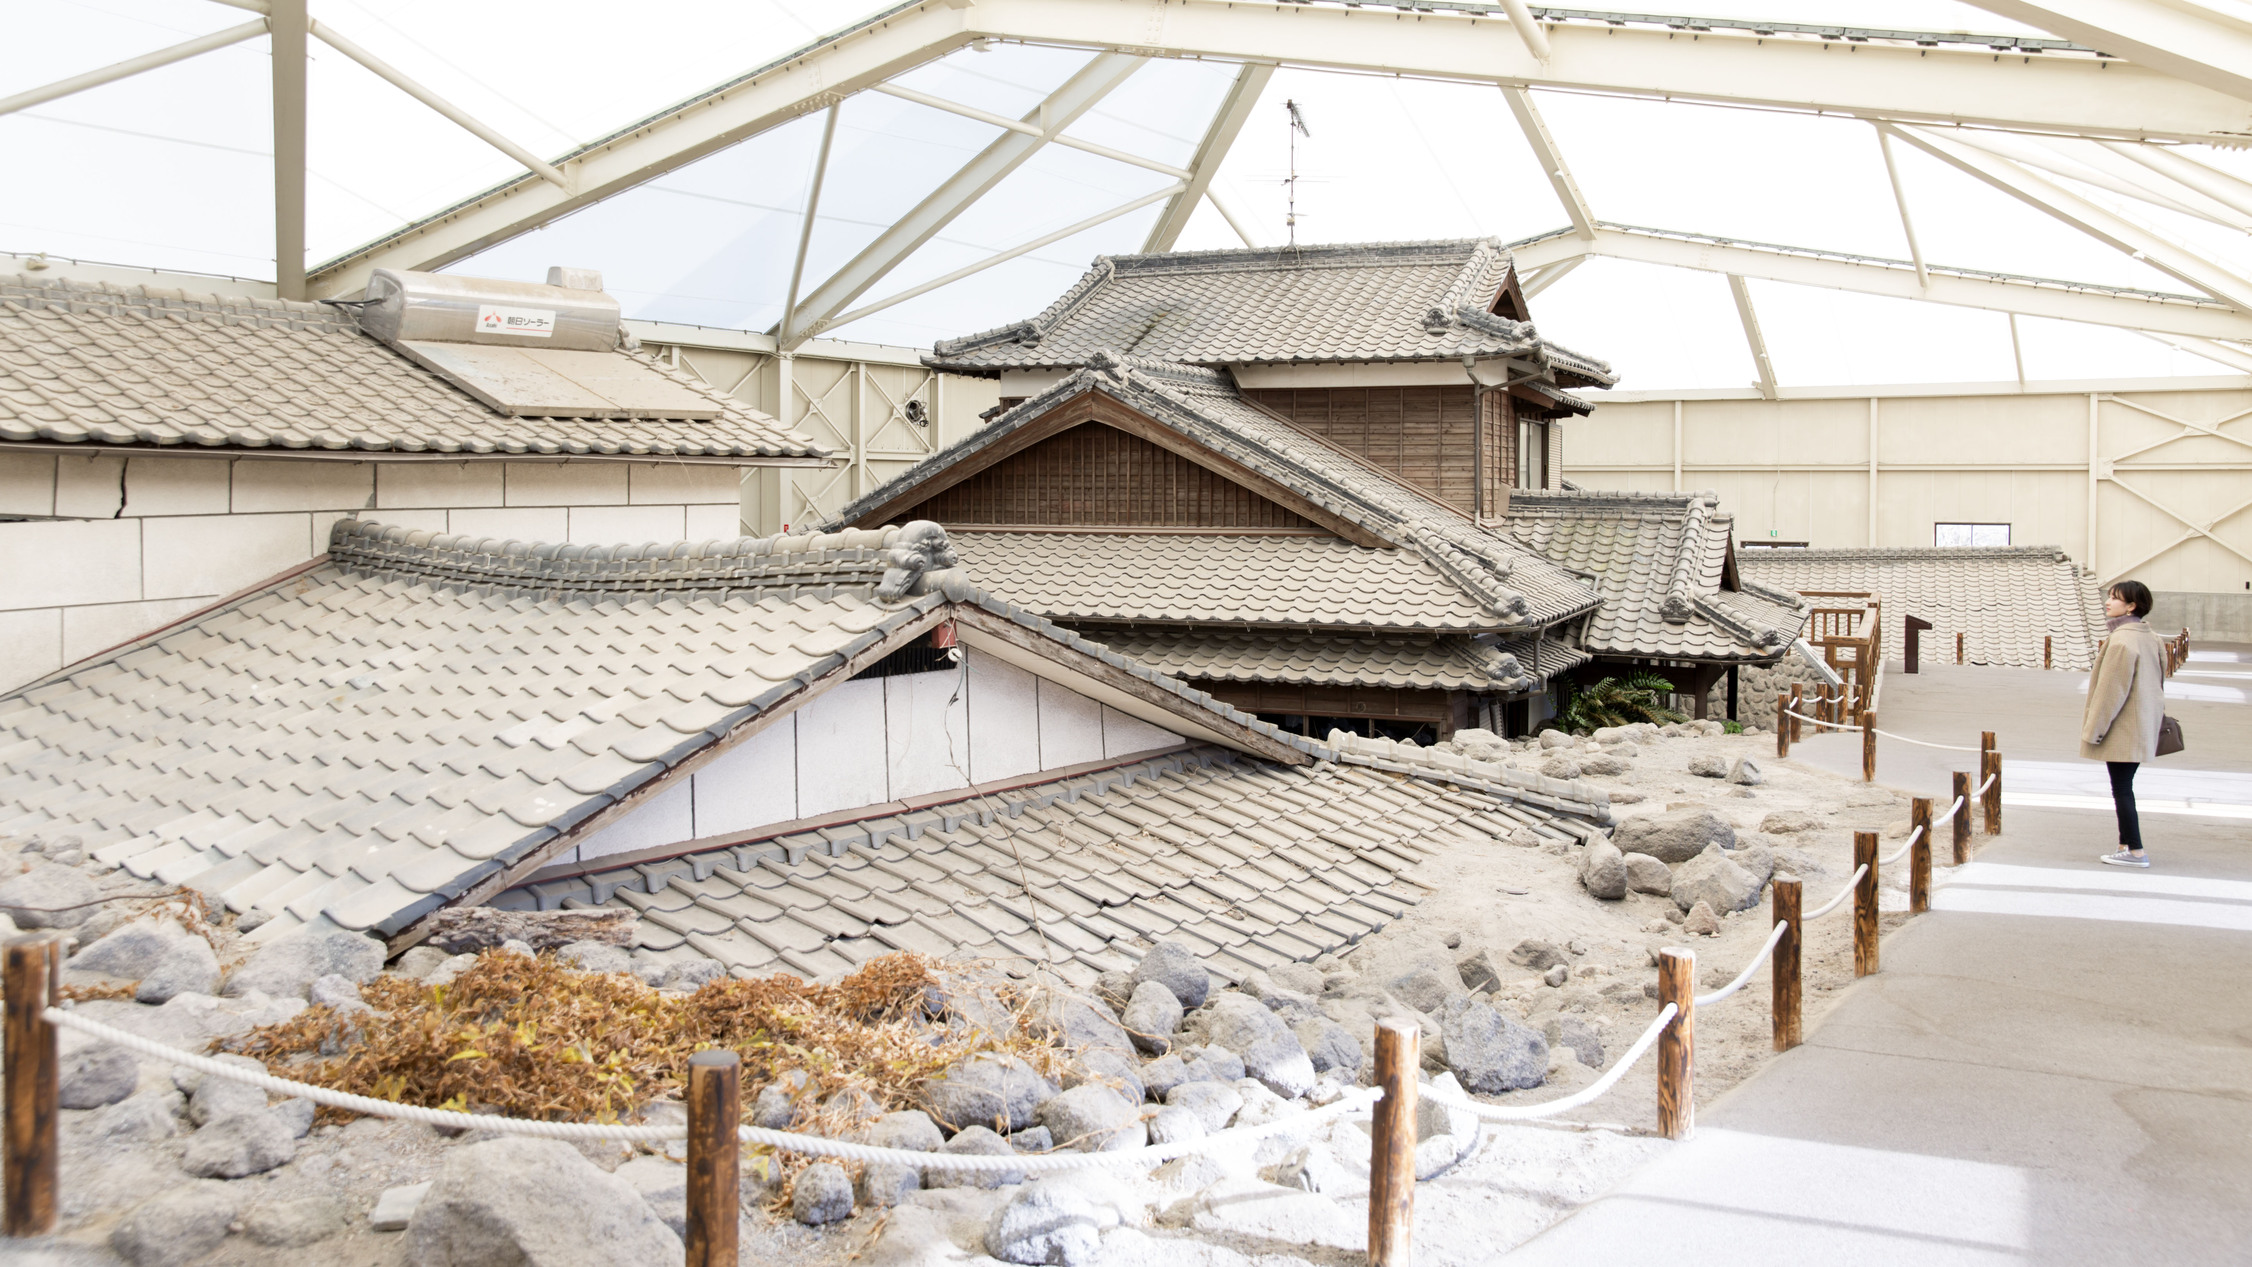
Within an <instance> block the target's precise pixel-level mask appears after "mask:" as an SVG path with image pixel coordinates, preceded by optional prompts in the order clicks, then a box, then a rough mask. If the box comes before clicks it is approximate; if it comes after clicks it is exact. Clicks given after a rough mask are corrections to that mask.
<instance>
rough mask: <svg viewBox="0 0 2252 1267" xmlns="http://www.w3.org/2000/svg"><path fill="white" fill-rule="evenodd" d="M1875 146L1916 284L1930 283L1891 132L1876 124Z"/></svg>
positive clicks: (1882, 125)
mask: <svg viewBox="0 0 2252 1267" xmlns="http://www.w3.org/2000/svg"><path fill="white" fill-rule="evenodd" d="M1877 148H1878V149H1879V150H1880V151H1882V152H1883V153H1884V173H1885V175H1886V176H1889V177H1891V178H1892V201H1893V203H1894V205H1896V206H1898V207H1899V208H1900V231H1901V233H1903V234H1905V235H1906V236H1907V238H1908V258H1909V259H1910V260H1911V261H1913V262H1914V264H1915V266H1916V284H1917V285H1918V286H1927V287H1928V286H1930V285H1931V270H1929V269H1927V268H1925V267H1924V248H1923V246H1922V244H1921V243H1919V242H1917V241H1916V221H1915V218H1914V217H1912V216H1910V215H1909V214H1908V191H1907V189H1906V188H1904V187H1903V186H1902V185H1901V183H1900V163H1899V161H1898V160H1896V159H1895V158H1893V156H1892V132H1891V130H1890V129H1889V128H1887V127H1886V126H1885V125H1884V124H1882V123H1879V124H1878V125H1877Z"/></svg>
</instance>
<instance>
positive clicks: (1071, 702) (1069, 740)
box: [1040, 681, 1103, 770]
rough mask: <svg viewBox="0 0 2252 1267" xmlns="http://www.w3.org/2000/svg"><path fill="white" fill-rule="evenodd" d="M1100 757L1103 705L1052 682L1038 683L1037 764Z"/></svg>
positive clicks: (1064, 763) (1048, 766)
mask: <svg viewBox="0 0 2252 1267" xmlns="http://www.w3.org/2000/svg"><path fill="white" fill-rule="evenodd" d="M1102 757H1103V706H1102V705H1100V704H1098V703H1096V702H1095V701H1093V700H1091V699H1088V698H1087V697H1086V696H1084V695H1081V694H1080V693H1078V692H1077V691H1071V690H1066V689H1064V688H1063V687H1060V686H1057V685H1056V684H1055V683H1053V682H1049V681H1042V682H1041V683H1040V768H1041V769H1044V770H1053V769H1055V768H1057V767H1058V766H1067V765H1078V764H1079V763H1080V762H1082V761H1100V760H1102Z"/></svg>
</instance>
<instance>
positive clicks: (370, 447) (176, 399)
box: [0, 276, 827, 459]
mask: <svg viewBox="0 0 2252 1267" xmlns="http://www.w3.org/2000/svg"><path fill="white" fill-rule="evenodd" d="M614 355H616V356H618V357H621V358H630V359H632V360H634V361H636V362H637V363H638V364H640V365H642V366H644V367H646V368H647V370H648V371H649V372H651V373H654V374H656V375H658V376H660V377H661V378H663V379H665V380H666V381H668V382H670V383H673V384H676V385H677V386H679V387H682V388H685V389H687V390H688V391H690V392H692V393H694V394H695V396H696V397H697V398H699V399H703V400H708V401H709V402H711V404H712V406H713V407H715V408H718V409H719V410H720V411H721V412H720V416H719V417H717V418H712V419H707V420H702V421H694V420H666V419H574V418H530V417H507V416H504V415H501V414H499V413H496V412H494V411H493V410H491V409H488V408H486V407H485V406H484V405H483V404H481V403H479V402H478V401H477V400H475V399H474V398H472V397H471V396H469V395H468V394H466V393H464V392H463V391H461V390H460V389H458V388H456V387H454V386H453V385H451V384H449V383H447V382H446V381H445V380H444V379H442V378H440V377H438V376H437V375H436V374H433V373H431V372H430V371H428V370H426V369H423V368H422V367H421V366H418V365H416V364H415V363H414V362H412V361H410V360H408V359H407V358H406V357H404V356H402V355H400V354H399V353H398V352H395V351H393V350H392V349H391V348H389V347H386V346H384V345H383V344H382V343H380V342H377V341H376V340H375V339H373V338H371V337H369V336H367V335H365V334H362V333H361V332H360V330H359V327H358V325H357V324H356V323H355V322H354V321H353V319H352V317H351V316H350V315H349V314H348V313H347V312H346V311H345V310H343V309H340V308H336V307H332V306H329V305H324V304H307V303H291V302H286V301H283V300H274V299H242V298H225V297H220V296H215V295H199V294H194V293H191V292H183V291H179V290H169V289H165V288H163V287H156V286H131V287H124V288H117V287H108V286H94V285H86V284H79V283H71V282H66V281H35V280H32V279H30V278H28V277H24V276H0V441H47V442H60V443H66V444H80V443H83V444H96V445H99V444H121V445H159V446H181V447H220V448H245V449H262V450H268V451H273V450H281V451H287V450H291V449H331V450H363V451H366V452H369V453H371V454H381V453H387V452H396V453H463V454H483V453H493V454H506V453H524V454H652V455H672V456H681V457H736V458H746V459H756V458H819V457H825V456H827V450H825V449H823V448H822V447H821V446H820V445H818V444H816V443H814V442H813V441H811V440H809V439H807V438H806V437H805V436H802V435H799V434H797V433H795V432H791V431H788V430H786V429H784V428H783V426H782V425H781V424H780V423H778V422H776V421H775V420H774V419H772V418H769V417H767V416H766V415H765V414H762V413H759V412H758V411H756V410H754V409H751V408H749V407H747V406H745V405H744V404H742V403H741V402H740V401H737V400H735V399H733V398H732V397H729V396H727V395H725V394H723V393H721V392H719V391H716V390H714V389H713V388H711V387H709V386H707V385H706V384H705V383H703V382H702V381H701V380H699V379H697V378H695V377H694V376H692V375H688V374H684V373H682V372H681V371H679V370H677V369H674V368H673V367H671V366H669V365H667V364H665V363H664V362H662V361H659V360H656V359H655V358H653V357H650V356H647V355H643V354H636V353H631V352H625V351H620V352H617V353H615V354H614Z"/></svg>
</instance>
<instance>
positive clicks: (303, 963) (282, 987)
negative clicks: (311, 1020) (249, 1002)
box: [226, 916, 383, 999]
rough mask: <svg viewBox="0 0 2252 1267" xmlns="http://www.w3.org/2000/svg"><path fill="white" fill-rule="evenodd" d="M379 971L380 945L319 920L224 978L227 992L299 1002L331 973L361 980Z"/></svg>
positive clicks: (262, 950)
mask: <svg viewBox="0 0 2252 1267" xmlns="http://www.w3.org/2000/svg"><path fill="white" fill-rule="evenodd" d="M381 971H383V943H382V942H380V941H377V940H376V939H375V938H373V937H367V936H363V935H361V934H359V933H355V932H352V931H350V930H348V929H343V928H339V927H337V926H336V925H335V924H333V923H330V922H329V920H328V918H327V917H326V916H323V917H321V918H320V919H317V920H315V921H314V922H312V923H311V924H308V925H306V926H305V927H303V928H301V929H298V930H297V931H296V932H293V933H289V934H287V935H285V936H282V937H278V938H276V939H274V940H273V941H270V942H268V943H266V944H265V945H264V946H262V947H260V948H259V949H258V953H256V954H254V955H252V956H251V957H250V960H249V962H247V963H245V964H243V965H242V966H241V967H240V968H237V969H235V970H234V972H232V973H231V974H229V975H228V977H227V988H226V993H228V994H230V995H241V994H248V993H250V992H251V991H253V990H259V991H263V992H264V993H267V994H271V995H274V996H275V997H277V998H280V997H290V998H299V999H302V998H304V997H305V996H306V994H307V993H308V992H309V991H311V990H312V988H313V983H314V982H315V981H318V980H320V979H321V978H322V977H325V976H328V975H330V974H332V973H333V974H335V975H336V976H340V977H344V978H346V979H348V980H351V981H355V982H365V981H373V980H374V979H375V976H376V974H377V973H379V972H381Z"/></svg>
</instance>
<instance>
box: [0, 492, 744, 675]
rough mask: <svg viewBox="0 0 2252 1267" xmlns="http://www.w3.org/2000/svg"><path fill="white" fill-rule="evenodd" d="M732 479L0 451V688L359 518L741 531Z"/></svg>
mask: <svg viewBox="0 0 2252 1267" xmlns="http://www.w3.org/2000/svg"><path fill="white" fill-rule="evenodd" d="M741 475H742V469H741V468H738V467H733V466H721V465H703V464H699V465H690V464H684V463H655V462H618V461H578V460H573V461H559V462H527V461H499V460H491V461H467V462H444V461H365V462H360V461H330V460H322V459H307V458H298V459H291V458H251V457H220V456H185V455H183V456H178V457H175V456H171V455H152V456H145V457H143V456H134V457H124V456H121V455H117V454H104V453H87V454H78V453H34V452H20V451H18V452H6V451H0V646H4V647H6V648H7V649H8V652H9V654H8V655H7V656H6V658H5V660H0V690H5V689H9V688H12V687H15V686H18V685H20V684H22V683H24V682H27V681H30V680H32V679H33V678H36V677H39V676H41V675H42V674H45V673H49V672H52V671H53V670H55V669H57V668H60V667H62V666H63V665H65V664H70V663H72V662H75V661H77V660H80V659H83V658H84V657H86V656H89V655H92V654H94V653H96V652H98V651H102V650H105V649H107V648H109V647H112V646H115V645H117V644H118V643H120V642H124V641H127V640H128V639H131V638H134V637H138V636H139V635H141V634H143V633H146V632H147V631H149V630H151V629H154V628H156V627H158V626H160V625H163V624H166V623H168V622H170V621H173V620H177V619H179V618H180V617H182V616H184V615H186V614H188V613H189V612H192V611H194V610H196V609H197V608H199V607H202V606H204V605H206V604H208V603H210V602H211V601H212V600H214V599H216V598H220V597H223V596H225V595H227V594H230V593H233V592H234V591H236V590H238V589H241V588H243V587H244V586H247V585H252V584H255V583H257V582H258V581H260V580H263V579H265V578H266V577H269V576H272V575H274V574H275V573H277V572H282V571H285V570H287V569H288V568H291V567H293V566H295V565H297V564H299V563H303V562H305V561H306V560H307V559H310V558H312V557H313V556H314V555H316V554H318V553H320V552H321V551H323V550H325V549H327V547H328V534H329V527H330V525H332V524H333V523H335V522H336V521H337V520H338V519H342V518H349V517H357V518H362V519H373V520H378V521H380V522H384V523H395V524H400V525H403V526H405V527H409V528H426V529H429V530H430V531H432V532H459V533H471V534H475V535H478V536H488V537H515V538H521V539H527V540H539V541H573V542H581V543H586V544H609V543H614V542H621V541H634V542H639V541H679V540H691V541H693V540H704V539H708V538H715V537H734V536H738V535H740V534H741V528H740V525H739V515H740V509H739V508H740V498H741V492H740V487H739V486H740V483H741Z"/></svg>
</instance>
